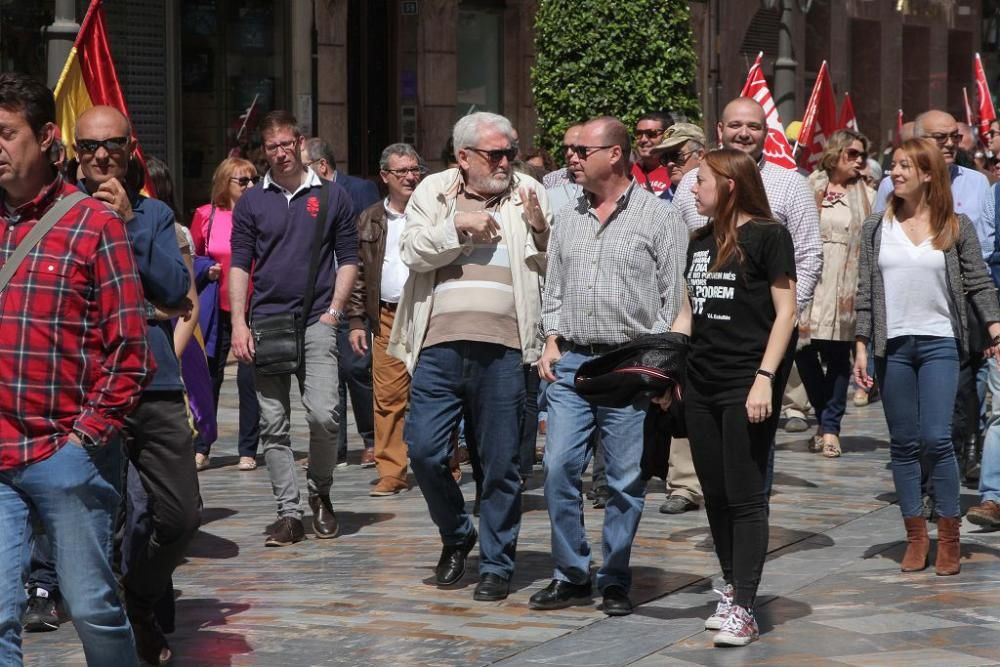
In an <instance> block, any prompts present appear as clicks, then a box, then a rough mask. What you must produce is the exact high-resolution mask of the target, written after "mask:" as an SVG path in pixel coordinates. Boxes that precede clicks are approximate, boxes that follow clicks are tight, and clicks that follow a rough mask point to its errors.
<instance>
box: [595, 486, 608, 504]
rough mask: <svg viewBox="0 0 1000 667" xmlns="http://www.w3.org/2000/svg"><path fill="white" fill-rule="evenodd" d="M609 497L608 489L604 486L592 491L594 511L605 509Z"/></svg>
mask: <svg viewBox="0 0 1000 667" xmlns="http://www.w3.org/2000/svg"><path fill="white" fill-rule="evenodd" d="M610 497H611V492H610V491H608V488H607V487H606V486H602V487H601V488H599V489H597V490H596V491H594V509H595V510H602V509H604V508H605V507H607V506H608V498H610Z"/></svg>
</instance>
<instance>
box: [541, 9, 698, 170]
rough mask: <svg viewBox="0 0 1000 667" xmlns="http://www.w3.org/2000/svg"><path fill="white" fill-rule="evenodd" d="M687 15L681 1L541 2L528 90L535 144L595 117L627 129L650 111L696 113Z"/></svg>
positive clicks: (547, 144)
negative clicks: (616, 121) (535, 114)
mask: <svg viewBox="0 0 1000 667" xmlns="http://www.w3.org/2000/svg"><path fill="white" fill-rule="evenodd" d="M696 62H697V56H696V54H695V50H694V47H693V44H692V36H691V15H690V11H689V9H688V4H687V2H685V1H683V0H540V1H539V4H538V13H537V14H536V16H535V65H534V67H533V68H532V70H531V78H532V93H533V95H534V101H535V108H536V109H537V111H538V131H539V136H538V137H536V144H537V145H539V146H541V147H542V148H545V149H546V150H548V151H550V152H553V154H556V153H557V152H558V149H559V146H560V145H561V144H562V138H563V134H564V133H565V132H566V128H568V127H569V126H570V125H572V124H574V123H575V122H578V121H580V120H583V119H587V118H591V117H594V116H599V115H604V114H608V115H612V116H617V117H619V118H621V119H622V120H623V121H624V122H625V124H626V125H627V126H628V127H630V128H631V127H632V126H633V125H634V124H635V121H636V119H637V118H638V117H639V116H641V115H642V114H644V113H646V112H648V111H661V110H662V111H674V112H680V113H684V114H687V116H688V117H689V118H691V119H693V120H694V119H697V118H698V117H699V116H700V110H699V106H698V98H697V94H696V92H695V83H694V81H695V66H696Z"/></svg>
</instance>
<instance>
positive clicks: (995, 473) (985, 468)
mask: <svg viewBox="0 0 1000 667" xmlns="http://www.w3.org/2000/svg"><path fill="white" fill-rule="evenodd" d="M989 369H990V372H989V377H988V384H989V388H990V392H991V393H992V394H993V413H992V414H991V415H990V420H989V422H987V426H986V436H985V438H984V439H983V463H982V470H981V471H980V473H979V494H980V496H982V501H983V502H986V501H987V500H992V501H993V502H995V503H1000V367H998V366H997V362H996V360H994V359H990V365H989Z"/></svg>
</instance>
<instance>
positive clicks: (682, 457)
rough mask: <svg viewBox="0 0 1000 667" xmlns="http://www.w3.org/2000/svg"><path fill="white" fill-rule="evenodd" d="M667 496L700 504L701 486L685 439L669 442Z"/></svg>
mask: <svg viewBox="0 0 1000 667" xmlns="http://www.w3.org/2000/svg"><path fill="white" fill-rule="evenodd" d="M667 495H668V496H680V497H681V498H686V499H688V500H690V501H691V502H693V503H695V504H696V505H700V504H701V484H699V483H698V475H697V473H695V471H694V461H693V460H692V459H691V443H690V441H688V439H687V438H673V439H671V441H670V458H669V459H668V461H667Z"/></svg>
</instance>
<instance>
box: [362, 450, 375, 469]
mask: <svg viewBox="0 0 1000 667" xmlns="http://www.w3.org/2000/svg"><path fill="white" fill-rule="evenodd" d="M374 466H375V448H374V447H365V449H364V451H362V452H361V467H362V468H372V467H374Z"/></svg>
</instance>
